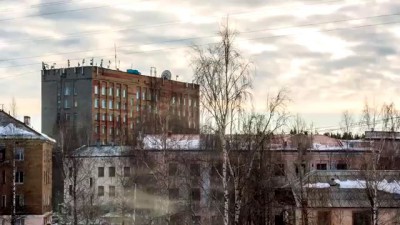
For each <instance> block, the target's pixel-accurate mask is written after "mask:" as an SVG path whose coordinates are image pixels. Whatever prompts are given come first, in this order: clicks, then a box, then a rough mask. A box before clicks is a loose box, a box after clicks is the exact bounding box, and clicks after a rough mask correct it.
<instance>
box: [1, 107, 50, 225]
mask: <svg viewBox="0 0 400 225" xmlns="http://www.w3.org/2000/svg"><path fill="white" fill-rule="evenodd" d="M29 122H30V118H29V117H25V122H21V121H19V120H17V119H16V118H14V117H12V116H11V115H9V114H7V113H6V112H4V111H2V110H0V215H1V216H0V220H1V224H11V221H12V220H15V224H17V225H24V224H27V225H46V224H49V223H51V216H52V206H51V201H52V149H53V146H54V144H55V141H54V140H53V139H51V138H49V137H47V136H46V135H44V134H41V133H39V132H37V131H35V130H34V129H32V128H31V127H30V124H29Z"/></svg>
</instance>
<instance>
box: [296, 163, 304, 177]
mask: <svg viewBox="0 0 400 225" xmlns="http://www.w3.org/2000/svg"><path fill="white" fill-rule="evenodd" d="M300 171H301V173H302V174H305V173H306V164H304V163H302V164H301V166H300V168H299V165H298V164H296V175H299V173H300Z"/></svg>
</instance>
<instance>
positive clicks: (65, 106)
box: [64, 99, 71, 109]
mask: <svg viewBox="0 0 400 225" xmlns="http://www.w3.org/2000/svg"><path fill="white" fill-rule="evenodd" d="M70 107H71V106H70V104H69V101H68V99H64V109H69V108H70Z"/></svg>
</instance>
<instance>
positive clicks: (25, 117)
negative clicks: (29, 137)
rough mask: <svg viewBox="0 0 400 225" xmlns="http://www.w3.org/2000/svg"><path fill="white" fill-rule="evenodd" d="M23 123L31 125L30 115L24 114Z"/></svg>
mask: <svg viewBox="0 0 400 225" xmlns="http://www.w3.org/2000/svg"><path fill="white" fill-rule="evenodd" d="M24 124H25V125H27V126H29V127H30V126H31V117H30V116H24Z"/></svg>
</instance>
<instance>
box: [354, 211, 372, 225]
mask: <svg viewBox="0 0 400 225" xmlns="http://www.w3.org/2000/svg"><path fill="white" fill-rule="evenodd" d="M371 222H372V221H371V214H370V213H369V212H368V211H360V212H353V225H371V224H372V223H371Z"/></svg>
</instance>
